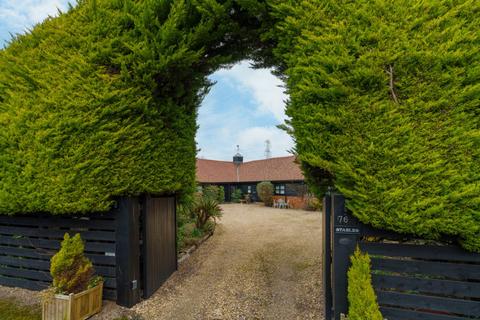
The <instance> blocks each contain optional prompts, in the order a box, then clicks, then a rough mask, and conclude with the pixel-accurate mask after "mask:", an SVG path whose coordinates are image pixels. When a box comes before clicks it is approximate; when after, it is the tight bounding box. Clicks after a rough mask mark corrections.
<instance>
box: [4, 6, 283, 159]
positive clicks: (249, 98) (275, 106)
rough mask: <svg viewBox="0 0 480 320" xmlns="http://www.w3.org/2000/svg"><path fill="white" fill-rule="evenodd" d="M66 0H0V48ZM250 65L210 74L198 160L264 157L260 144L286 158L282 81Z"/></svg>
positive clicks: (201, 113)
mask: <svg viewBox="0 0 480 320" xmlns="http://www.w3.org/2000/svg"><path fill="white" fill-rule="evenodd" d="M68 2H71V3H74V2H75V1H66V0H0V47H3V46H4V45H5V43H6V41H7V40H8V39H10V33H23V32H25V30H26V29H27V28H31V27H32V26H33V25H35V23H38V22H40V21H42V20H43V19H45V18H46V17H47V16H49V15H55V14H56V13H57V8H60V9H61V10H66V8H67V7H68ZM249 66H250V62H249V61H242V62H241V63H239V64H237V65H235V66H233V67H232V68H230V69H222V70H219V71H217V72H215V73H214V74H212V75H211V76H210V78H211V80H213V81H215V82H216V84H215V85H214V86H213V87H212V88H211V90H210V93H209V94H208V95H207V96H206V97H205V100H204V101H203V103H202V106H201V107H200V110H199V115H198V125H199V130H198V133H197V138H196V140H197V144H198V148H199V149H200V152H199V153H198V156H199V157H201V158H206V159H218V160H231V158H232V156H233V154H234V153H235V149H236V145H240V151H241V153H242V154H243V155H244V157H245V161H248V160H255V159H262V158H264V150H265V141H266V140H267V139H268V140H270V142H271V150H272V155H273V156H284V155H288V154H289V152H288V150H290V149H291V148H292V147H293V141H292V139H291V138H290V137H289V136H288V135H287V134H286V133H284V132H283V131H281V130H280V129H277V128H276V125H278V124H281V123H283V122H284V120H285V113H284V109H285V100H286V99H287V96H286V95H285V94H284V93H283V91H284V89H283V88H282V85H283V83H282V82H281V81H280V80H279V79H278V78H276V77H275V76H273V75H272V74H271V73H270V71H269V70H266V69H260V70H253V69H251V68H250V67H249Z"/></svg>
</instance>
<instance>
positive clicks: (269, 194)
mask: <svg viewBox="0 0 480 320" xmlns="http://www.w3.org/2000/svg"><path fill="white" fill-rule="evenodd" d="M257 193H258V196H259V197H260V200H262V201H263V203H264V204H265V205H266V206H269V207H271V206H272V205H273V184H272V183H271V182H269V181H263V182H260V183H259V184H257Z"/></svg>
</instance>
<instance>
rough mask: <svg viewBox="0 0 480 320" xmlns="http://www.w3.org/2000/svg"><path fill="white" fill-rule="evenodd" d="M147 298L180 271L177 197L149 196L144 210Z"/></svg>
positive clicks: (144, 278) (145, 284)
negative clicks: (178, 265)
mask: <svg viewBox="0 0 480 320" xmlns="http://www.w3.org/2000/svg"><path fill="white" fill-rule="evenodd" d="M142 218H143V226H142V227H143V228H142V229H143V232H142V239H143V250H142V255H143V261H142V263H143V268H142V271H143V279H142V280H143V297H144V298H148V297H150V296H151V295H152V294H153V293H154V292H155V291H156V290H157V289H158V288H159V287H160V286H161V285H162V284H163V283H164V282H165V281H166V280H167V279H168V277H169V276H170V275H171V274H172V273H173V272H175V270H177V247H176V225H177V223H176V215H175V198H174V197H154V196H147V197H146V198H145V202H144V210H143V217H142Z"/></svg>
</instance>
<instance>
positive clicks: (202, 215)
mask: <svg viewBox="0 0 480 320" xmlns="http://www.w3.org/2000/svg"><path fill="white" fill-rule="evenodd" d="M192 213H193V214H194V216H195V219H196V220H195V224H196V226H197V228H198V229H202V230H203V229H204V227H205V225H206V223H207V222H208V221H209V220H214V221H215V220H216V219H218V218H221V217H222V208H220V205H219V204H218V202H217V200H216V199H212V198H210V197H209V196H207V195H202V196H199V197H197V198H196V199H195V202H194V204H193V207H192Z"/></svg>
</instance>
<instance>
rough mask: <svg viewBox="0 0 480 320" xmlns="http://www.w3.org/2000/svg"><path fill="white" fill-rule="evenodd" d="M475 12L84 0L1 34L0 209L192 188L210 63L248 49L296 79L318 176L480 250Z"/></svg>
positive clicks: (104, 201)
mask: <svg viewBox="0 0 480 320" xmlns="http://www.w3.org/2000/svg"><path fill="white" fill-rule="evenodd" d="M267 3H268V4H269V5H267ZM479 14H480V2H478V1H474V0H459V1H437V0H425V1H393V2H392V1H383V0H379V1H374V2H372V1H369V0H358V1H351V2H343V1H334V0H303V1H291V0H271V1H261V0H258V1H255V0H231V1H227V0H196V1H189V0H183V1H173V0H163V1H160V0H158V1H146V0H145V1H133V0H80V1H79V4H78V5H77V6H76V7H75V8H74V9H72V10H70V11H69V12H68V13H66V14H63V15H61V16H60V17H58V18H55V19H49V20H47V21H46V22H44V23H42V24H41V25H39V26H37V27H35V29H34V30H33V32H31V33H30V34H28V35H25V36H20V37H18V38H17V39H15V40H13V41H12V43H11V44H10V45H9V46H8V48H7V49H6V50H2V51H0V62H1V63H0V127H1V128H2V130H0V168H1V170H0V213H8V214H12V213H18V212H34V211H48V212H52V213H58V214H60V213H68V212H73V211H75V212H79V211H80V212H88V211H98V210H106V209H107V208H108V207H109V206H110V205H111V199H112V196H115V195H121V194H132V193H133V194H138V193H141V192H171V191H178V192H183V193H189V192H191V191H192V188H193V180H194V176H195V161H194V158H195V142H194V136H195V132H196V123H195V118H196V108H197V107H198V104H199V102H200V100H201V98H202V96H203V94H204V93H205V92H206V90H208V86H209V83H208V80H207V79H206V76H207V75H208V74H210V73H212V72H213V71H214V70H216V69H217V68H218V67H219V66H223V65H226V64H230V63H233V62H235V61H238V60H240V59H244V58H247V57H248V58H254V59H255V60H256V61H257V62H258V63H259V64H260V65H273V66H275V67H276V71H277V72H278V74H279V75H282V76H284V77H285V79H286V82H287V88H288V93H289V94H290V101H289V103H288V107H287V113H288V115H289V116H290V117H291V121H290V122H289V123H288V125H289V128H290V129H289V130H290V131H291V133H292V134H293V136H294V138H295V140H296V150H297V152H298V154H299V158H300V160H301V161H302V164H303V166H304V168H305V172H306V174H307V179H308V180H309V181H310V184H311V185H312V186H314V187H316V186H318V185H321V184H322V183H323V181H324V180H328V182H329V183H333V184H334V185H335V186H336V188H337V189H338V190H339V191H340V192H342V193H344V194H345V195H346V196H347V197H348V198H349V199H350V200H349V201H348V203H347V206H348V208H349V209H350V210H352V212H353V213H354V215H355V216H357V217H359V218H360V219H361V220H362V221H363V222H365V223H371V224H373V225H374V226H376V227H381V228H386V229H391V230H394V231H397V232H406V233H415V234H417V235H419V236H423V237H428V238H438V237H440V236H441V235H452V236H458V237H459V238H460V239H461V240H462V241H463V245H464V246H465V247H466V248H468V249H471V250H476V251H480V213H479V212H480V184H479V183H478V182H479V181H480V161H479V159H480V130H479V120H478V119H479V110H480V108H479V101H480V84H479V82H480V81H479V80H480V67H479V65H480V63H479V62H480V51H479V50H480V25H479V24H478V23H477V20H478V16H479ZM318 192H319V191H318Z"/></svg>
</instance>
